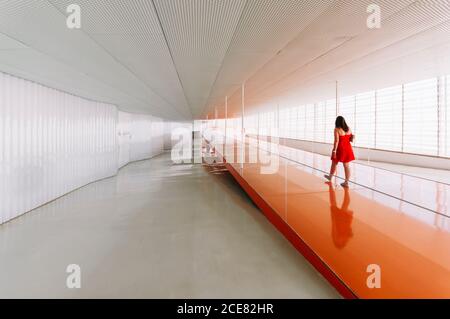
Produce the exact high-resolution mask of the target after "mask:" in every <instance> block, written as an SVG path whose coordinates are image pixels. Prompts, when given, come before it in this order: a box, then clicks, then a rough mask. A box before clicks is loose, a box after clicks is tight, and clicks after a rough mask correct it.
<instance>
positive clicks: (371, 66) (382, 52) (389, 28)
mask: <svg viewBox="0 0 450 319" xmlns="http://www.w3.org/2000/svg"><path fill="white" fill-rule="evenodd" d="M369 3H371V1H337V2H335V3H334V4H333V5H332V6H330V8H329V9H328V10H326V11H325V12H324V13H323V14H322V15H321V16H319V17H318V18H317V19H316V21H315V22H313V23H311V24H310V25H309V26H308V27H307V28H306V29H305V30H304V31H303V32H301V33H300V34H299V35H298V36H297V37H296V38H295V39H293V40H292V41H291V43H290V44H288V45H287V46H286V48H284V49H283V50H282V51H281V53H280V54H279V55H278V56H277V57H275V58H274V59H272V60H271V61H270V62H268V63H267V64H266V65H265V66H264V67H263V68H261V69H260V70H259V71H258V72H256V73H255V74H254V75H253V76H251V77H250V79H249V80H248V81H247V82H246V107H248V108H249V109H250V108H252V107H256V106H258V105H260V104H261V105H262V104H264V103H267V101H271V100H273V101H280V99H283V98H284V97H285V96H296V97H297V101H298V103H302V101H308V99H311V98H313V97H314V98H318V97H319V96H320V95H321V96H322V97H323V98H324V99H325V98H327V97H326V96H329V97H332V96H333V95H334V91H335V90H333V89H332V87H333V84H335V82H336V81H339V82H342V83H340V88H341V89H343V88H342V85H344V84H345V86H346V87H345V91H348V92H350V91H355V90H356V89H357V88H362V87H365V88H367V87H369V86H368V85H363V84H364V82H362V83H361V80H362V78H363V77H365V78H366V81H365V82H366V83H371V84H372V85H376V83H377V85H381V83H382V81H383V79H384V80H385V82H386V83H393V82H396V83H402V82H404V81H406V80H407V79H415V78H417V77H420V76H421V75H424V74H425V73H427V74H432V73H430V72H423V68H425V67H427V68H428V71H430V70H431V69H433V70H434V73H433V74H435V75H436V74H438V73H439V71H438V70H442V71H443V70H445V69H446V67H447V65H448V63H445V62H443V61H444V59H443V55H442V54H441V53H440V52H439V49H437V48H438V47H439V46H445V43H446V42H447V41H449V40H450V33H449V32H448V28H447V27H444V25H445V24H446V23H447V22H448V20H449V19H450V7H449V6H450V3H449V2H448V1H436V0H434V1H433V0H422V1H407V0H406V1H380V2H378V3H380V5H381V9H382V16H381V17H382V27H381V28H380V29H368V28H367V26H366V19H367V16H368V14H367V13H366V11H365V9H366V7H367V5H368V4H369ZM358 4H359V5H358ZM342 17H343V18H342ZM437 30H439V31H437ZM432 46H434V47H435V50H436V51H434V52H435V53H434V54H433V55H429V56H426V55H424V54H421V53H418V51H423V50H424V49H428V48H430V47H432ZM427 52H428V53H430V52H431V51H430V50H428V51H427ZM444 52H446V51H444ZM443 54H444V55H445V53H443ZM438 56H440V58H439V57H438ZM412 57H415V58H412ZM430 60H431V61H430ZM392 61H396V63H397V65H401V66H402V68H405V70H404V71H403V72H399V71H400V70H399V68H397V67H393V66H395V65H393V64H392ZM406 61H408V62H409V63H410V64H409V65H408V64H407V63H405V62H406ZM387 65H389V66H391V68H387V67H385V66H387ZM430 65H434V67H433V68H430ZM376 66H378V69H382V70H383V71H384V73H380V72H375V71H376V69H375V68H376ZM358 68H359V69H360V70H364V69H366V70H370V71H371V72H375V73H376V77H377V81H375V80H374V77H375V76H374V74H373V73H369V72H365V71H358ZM448 71H449V72H450V70H448ZM351 78H355V79H358V80H357V81H351V80H350V79H351ZM341 84H342V85H341ZM372 87H373V86H372ZM330 88H331V89H330ZM236 94H237V93H236ZM285 100H286V99H285ZM291 100H292V99H291ZM308 102H314V101H311V100H309V101H308ZM210 113H211V112H210Z"/></svg>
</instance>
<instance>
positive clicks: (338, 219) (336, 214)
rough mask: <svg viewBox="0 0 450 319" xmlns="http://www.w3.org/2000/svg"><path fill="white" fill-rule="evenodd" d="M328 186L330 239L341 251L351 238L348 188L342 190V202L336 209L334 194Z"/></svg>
mask: <svg viewBox="0 0 450 319" xmlns="http://www.w3.org/2000/svg"><path fill="white" fill-rule="evenodd" d="M328 185H329V193H330V212H331V223H332V225H331V237H332V238H333V243H334V245H335V246H336V247H337V248H339V249H342V248H344V247H345V245H347V242H348V241H349V240H350V238H351V237H352V236H353V231H352V221H353V211H351V210H349V206H350V192H349V190H348V188H345V189H344V201H343V202H342V207H341V208H339V207H337V204H336V192H335V190H334V188H333V186H332V184H331V183H328Z"/></svg>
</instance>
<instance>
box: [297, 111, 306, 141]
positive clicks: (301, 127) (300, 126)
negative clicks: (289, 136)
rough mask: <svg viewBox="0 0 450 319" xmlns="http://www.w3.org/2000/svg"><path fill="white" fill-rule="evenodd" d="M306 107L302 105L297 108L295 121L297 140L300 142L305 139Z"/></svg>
mask: <svg viewBox="0 0 450 319" xmlns="http://www.w3.org/2000/svg"><path fill="white" fill-rule="evenodd" d="M305 131H306V106H305V105H302V106H299V107H298V120H297V133H298V134H297V138H298V139H300V140H305V139H306V133H305Z"/></svg>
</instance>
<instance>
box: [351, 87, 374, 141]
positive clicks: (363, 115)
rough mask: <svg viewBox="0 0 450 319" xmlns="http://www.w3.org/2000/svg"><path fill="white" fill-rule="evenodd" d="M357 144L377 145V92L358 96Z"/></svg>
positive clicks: (356, 112)
mask: <svg viewBox="0 0 450 319" xmlns="http://www.w3.org/2000/svg"><path fill="white" fill-rule="evenodd" d="M355 114H356V118H355V126H354V128H353V131H354V133H355V136H356V137H357V138H356V139H355V146H359V147H367V148H373V147H375V92H368V93H362V94H358V95H357V96H356V109H355Z"/></svg>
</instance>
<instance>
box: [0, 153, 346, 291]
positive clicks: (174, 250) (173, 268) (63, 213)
mask: <svg viewBox="0 0 450 319" xmlns="http://www.w3.org/2000/svg"><path fill="white" fill-rule="evenodd" d="M210 170H212V171H210ZM337 218H340V217H337ZM342 227H343V226H342ZM338 232H339V231H338ZM338 236H342V235H338ZM339 240H341V239H339ZM0 260H1V270H2V271H1V272H0V298H50V297H54V298H56V297H57V298H92V297H102V298H118V297H122V298H215V297H219V298H231V297H234V298H311V297H314V298H335V297H339V296H338V294H337V293H336V291H335V290H334V289H333V288H332V287H331V286H330V285H329V284H328V283H327V282H326V281H325V280H324V279H323V278H322V277H321V276H320V275H319V274H318V273H317V272H316V271H315V270H314V269H313V268H312V267H311V266H310V264H309V263H308V262H306V261H305V259H304V258H303V257H302V256H300V255H299V254H298V253H297V252H296V251H295V249H294V248H293V247H292V246H291V245H290V244H289V243H288V242H287V241H286V240H285V239H284V238H283V237H282V236H281V235H280V234H279V233H278V232H277V231H276V230H275V229H274V228H273V227H272V225H270V224H269V223H268V222H267V220H266V219H265V217H264V216H263V215H262V214H261V213H260V212H259V210H258V209H257V208H256V207H255V206H254V205H253V204H252V203H251V202H250V200H249V199H248V197H247V196H246V195H245V194H244V193H243V192H242V191H241V189H240V188H239V186H238V185H237V184H236V183H235V182H234V180H233V179H232V178H231V177H230V176H229V175H228V174H227V173H224V172H223V171H222V170H221V169H220V167H219V168H216V169H213V168H208V167H203V166H201V165H195V166H192V165H172V164H171V162H170V160H169V156H168V155H167V154H165V155H163V156H160V157H158V158H155V159H153V160H150V161H143V162H138V163H133V164H130V165H128V166H126V167H125V168H123V169H122V170H121V171H120V173H119V175H118V176H117V177H115V178H110V179H107V180H103V181H100V182H97V183H94V184H91V185H88V186H86V187H84V188H82V189H80V190H78V191H75V192H73V193H71V194H68V195H67V196H64V197H62V198H61V199H58V200H56V201H54V202H52V203H50V204H48V205H46V206H43V207H41V208H39V209H37V210H35V211H33V212H31V213H29V214H26V215H24V216H22V217H20V218H18V219H16V220H13V221H11V222H9V223H7V224H4V225H2V226H0ZM69 264H78V265H80V267H81V277H82V280H81V283H82V287H81V289H72V290H70V289H68V288H67V287H66V279H67V276H68V274H67V273H66V267H67V265H69Z"/></svg>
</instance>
